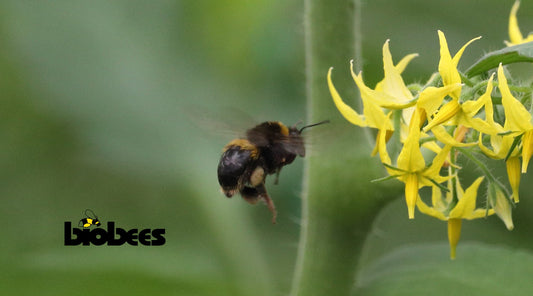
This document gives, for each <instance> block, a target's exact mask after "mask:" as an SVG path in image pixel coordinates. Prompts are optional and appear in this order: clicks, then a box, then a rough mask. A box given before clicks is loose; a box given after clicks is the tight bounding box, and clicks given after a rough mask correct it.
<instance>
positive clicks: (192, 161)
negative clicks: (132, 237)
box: [0, 0, 533, 295]
mask: <svg viewBox="0 0 533 296" xmlns="http://www.w3.org/2000/svg"><path fill="white" fill-rule="evenodd" d="M511 5H512V2H511V1H495V0H493V1H484V2H479V1H478V2H474V1H472V2H467V1H458V0H455V1H447V2H428V1H414V0H412V1H397V2H389V1H387V2H386V1H383V0H381V1H377V0H376V1H367V2H365V6H364V9H365V12H364V13H363V16H364V19H363V24H364V25H363V32H364V34H365V37H364V53H363V54H364V56H365V61H364V71H365V72H364V73H365V79H366V80H367V81H368V82H369V84H370V85H373V84H374V83H375V82H376V81H378V80H379V79H380V77H382V70H381V67H382V66H381V65H382V64H381V46H382V44H383V42H384V40H386V39H387V38H390V39H391V51H392V53H393V56H394V57H395V58H399V57H401V56H403V55H405V54H407V53H411V52H418V53H420V57H419V58H417V59H416V60H415V61H413V62H412V63H411V65H410V67H409V68H408V69H407V71H406V72H405V73H406V75H407V78H406V81H409V80H411V79H412V80H416V79H421V77H426V76H427V74H428V73H429V71H432V69H435V66H436V64H437V62H438V60H437V57H438V42H437V34H436V30H437V29H441V30H443V31H444V32H445V33H446V35H447V36H448V38H449V44H450V48H451V49H453V48H457V47H458V46H459V45H460V44H463V43H464V42H465V41H467V40H470V39H471V38H472V37H475V36H478V35H482V36H483V39H482V40H480V41H479V42H476V44H475V45H472V48H469V50H468V51H467V52H466V53H465V56H464V57H463V59H462V61H461V64H464V65H468V64H469V63H470V64H471V63H472V62H473V61H475V60H476V59H477V58H479V57H480V56H481V54H482V53H481V52H480V51H479V49H480V48H493V49H497V48H500V47H501V46H502V44H503V43H502V42H503V40H504V39H506V38H507V36H506V28H507V27H506V26H507V16H508V11H509V9H510V6H511ZM302 6H303V3H302V1H292V2H289V1H218V2H203V1H157V2H146V1H90V2H87V1H54V2H49V1H46V2H45V1H39V2H36V1H3V2H2V3H0V11H1V13H0V20H1V22H0V41H1V42H0V44H1V45H2V46H0V87H1V89H2V94H1V95H0V100H1V102H2V108H1V109H0V122H1V125H0V135H1V139H2V140H1V143H2V145H1V146H0V162H1V164H2V168H3V169H2V170H1V172H0V174H1V176H2V178H1V179H0V196H1V197H2V201H3V202H2V207H1V208H0V216H1V217H2V218H1V219H2V221H3V225H4V227H3V228H2V230H1V232H0V233H1V234H2V244H1V245H0V247H1V254H2V257H1V261H0V262H1V263H2V264H1V267H0V273H1V274H2V276H1V277H0V293H1V294H2V295H34V294H40V295H63V294H71V295H81V294H84V295H85V294H93V293H94V294H97V295H144V294H147V293H152V294H153V293H157V294H160V295H215V294H216V295H250V294H251V293H252V291H253V293H254V294H257V295H281V294H287V293H288V291H289V290H290V284H291V281H292V273H293V268H294V264H295V258H296V252H297V245H298V239H299V225H298V223H299V216H300V200H299V196H300V190H301V182H300V180H301V169H302V165H301V161H300V160H297V161H295V164H294V165H291V166H289V167H287V168H284V170H283V172H282V173H281V176H280V184H279V185H278V186H274V184H273V181H272V180H270V179H269V180H267V186H268V187H269V190H270V194H271V196H272V197H273V199H274V200H275V202H276V205H277V208H278V212H279V215H280V216H279V218H278V224H277V225H271V224H270V213H269V212H268V211H267V210H266V208H265V207H264V206H263V205H257V206H254V207H252V206H249V205H248V204H247V203H245V202H244V201H242V200H240V198H238V197H235V198H233V199H231V200H229V199H227V198H225V197H223V196H222V195H221V194H220V192H219V190H218V184H217V182H216V170H215V168H216V165H217V162H218V158H219V156H220V150H221V148H222V147H223V145H224V144H225V143H226V142H227V141H229V140H230V139H231V137H227V136H226V135H225V133H223V132H222V131H220V130H218V129H217V128H218V127H219V125H216V124H210V125H211V126H212V127H213V129H212V130H211V131H206V130H205V128H203V127H202V126H205V124H202V118H205V117H209V118H211V117H212V118H216V117H219V118H221V119H222V120H223V119H224V118H228V121H229V120H231V119H232V117H235V116H238V115H237V114H239V113H238V112H236V113H228V112H229V111H227V110H233V109H238V110H241V111H243V113H246V114H249V115H250V117H252V118H253V119H254V120H256V121H257V122H260V121H263V120H281V121H283V122H285V123H287V124H293V123H295V122H297V121H298V120H300V119H305V103H304V102H305V101H304V94H305V90H304V89H305V81H304V74H303V73H304V71H303V69H304V51H303V29H302V25H301V22H302V10H303V7H302ZM465 11H471V12H472V13H469V14H466V13H463V12H465ZM532 11H533V6H531V5H529V4H527V3H524V4H523V7H522V8H521V11H520V14H521V17H520V20H521V27H523V28H533V23H532V22H531V21H530V20H531V14H532V13H533V12H532ZM487 15H490V17H487ZM452 51H453V50H452ZM346 65H347V66H346V69H339V71H340V70H342V71H345V73H348V61H347V62H346ZM463 69H464V68H463ZM325 71H326V69H325ZM324 75H325V72H324ZM339 75H341V74H339ZM324 83H325V82H324ZM324 99H329V98H324ZM195 110H201V111H200V113H202V112H205V114H198V111H195ZM217 113H218V114H217ZM210 114H216V115H213V116H211V115H210ZM220 126H221V125H220ZM241 128H242V130H244V129H246V128H247V127H246V126H243V127H241ZM318 140H319V139H318ZM361 169H363V168H361ZM495 169H501V168H495ZM502 175H503V174H502ZM529 178H530V176H529V175H526V176H525V177H524V181H523V186H522V191H523V193H527V192H530V190H532V189H533V188H532V185H531V182H528V180H529ZM354 198H356V197H354ZM85 208H91V209H93V210H94V211H95V212H96V213H97V214H98V216H99V217H100V219H101V220H102V221H103V222H104V223H105V222H106V221H115V222H116V223H117V224H118V226H120V227H123V228H126V229H129V228H165V229H166V235H165V237H166V239H167V243H166V245H164V246H162V247H143V246H138V247H132V246H122V247H105V246H104V247H94V246H93V247H81V246H80V247H65V246H63V222H64V221H73V222H74V223H77V221H78V220H79V219H81V218H82V212H83V210H84V209H85ZM384 211H388V212H387V213H389V214H387V213H384V214H382V215H380V217H378V220H377V222H376V223H375V226H374V230H375V231H374V232H373V233H372V235H371V236H370V237H369V239H368V242H367V243H366V248H365V249H366V250H367V251H366V252H365V261H364V262H366V263H365V264H368V265H369V266H371V265H372V264H374V265H375V264H376V263H375V262H376V260H379V258H382V256H386V255H387V254H392V255H389V256H393V257H394V258H395V260H399V261H401V260H409V258H410V257H409V256H407V257H405V259H402V253H401V250H400V251H397V250H396V249H397V248H398V247H401V246H405V245H409V244H414V243H416V242H424V243H427V242H445V239H446V238H445V235H443V234H444V233H445V226H444V225H443V224H440V223H438V222H434V221H424V220H423V219H424V218H423V217H421V219H420V220H419V219H418V218H417V220H416V221H407V218H406V217H404V216H405V215H403V214H404V212H405V209H404V208H403V205H402V204H401V203H400V202H398V203H396V202H395V203H393V204H391V205H389V207H387V208H386V209H384ZM532 211H533V202H532V201H531V200H530V199H529V198H528V196H527V194H523V199H522V201H521V206H520V207H519V209H517V211H516V212H515V226H516V228H515V230H514V231H513V232H507V231H505V228H504V226H503V225H502V224H501V223H499V221H497V219H496V218H489V219H488V220H489V221H488V223H477V222H476V223H465V225H464V232H463V241H478V242H482V243H485V244H498V245H505V246H506V247H505V248H507V249H506V250H504V251H502V252H503V254H507V253H508V252H510V251H509V249H510V248H520V249H523V250H526V251H528V250H530V249H531V245H532V243H533V239H532V238H531V235H530V229H531V227H532V226H533V220H532V219H533V218H532V216H533V215H531V212H532ZM396 213H398V216H395V215H396ZM400 213H401V217H400ZM481 222H484V221H481ZM472 246H473V247H472ZM475 246H476V245H470V244H464V245H463V244H461V245H460V246H459V252H458V253H459V254H460V255H459V258H458V261H459V260H460V259H461V256H462V255H463V254H464V256H467V255H468V254H469V252H468V251H469V250H468V249H469V248H475ZM463 247H464V248H465V252H463V251H462V250H461V248H463ZM439 248H440V249H439V251H438V252H437V251H435V250H433V249H431V250H429V251H428V252H430V253H431V254H432V255H431V256H441V257H442V259H443V260H447V257H448V253H447V251H446V250H445V248H444V247H439ZM395 250H396V251H395ZM470 251H471V252H474V251H472V250H470ZM391 252H393V253H391ZM497 252H498V249H497V248H491V249H490V250H488V251H487V252H482V253H481V255H480V256H484V258H485V259H486V260H490V258H491V257H492V255H493V254H494V253H497ZM398 258H400V259H401V260H400V259H398ZM385 259H386V258H385ZM385 259H381V260H385ZM519 259H520V258H518V259H517V260H519ZM528 260H530V259H528ZM453 263H455V262H453ZM453 263H448V265H449V264H453ZM364 266H365V265H363V266H362V267H361V268H363V269H362V270H363V273H362V276H363V277H364V276H365V272H364V270H365V269H364ZM459 268H460V267H459ZM372 270H374V269H369V272H370V271H372ZM391 272H396V270H393V271H391ZM398 272H399V271H398ZM433 288H434V289H437V287H433ZM419 291H420V290H419ZM432 293H433V294H435V291H434V290H432ZM495 293H496V292H495ZM487 294H490V291H489V292H488V293H487ZM487 294H486V295H487ZM494 295H497V294H494Z"/></svg>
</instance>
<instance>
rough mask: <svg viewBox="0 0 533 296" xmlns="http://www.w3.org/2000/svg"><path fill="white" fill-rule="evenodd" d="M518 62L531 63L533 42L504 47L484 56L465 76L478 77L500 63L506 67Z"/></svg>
mask: <svg viewBox="0 0 533 296" xmlns="http://www.w3.org/2000/svg"><path fill="white" fill-rule="evenodd" d="M519 62H530V63H531V62H533V42H528V43H523V44H519V45H514V46H510V47H506V48H504V49H500V50H497V51H493V52H490V53H488V54H486V55H485V56H483V57H482V58H481V59H479V61H477V62H475V63H474V64H473V65H472V66H471V67H470V68H469V69H468V70H466V76H468V77H472V76H476V75H479V74H481V73H483V72H485V71H488V70H490V69H494V68H496V67H498V65H499V64H500V63H502V64H504V65H507V64H512V63H519Z"/></svg>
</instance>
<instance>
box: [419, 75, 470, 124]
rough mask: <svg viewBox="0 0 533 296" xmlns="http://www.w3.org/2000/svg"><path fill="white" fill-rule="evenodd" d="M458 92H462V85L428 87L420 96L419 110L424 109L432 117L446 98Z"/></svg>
mask: <svg viewBox="0 0 533 296" xmlns="http://www.w3.org/2000/svg"><path fill="white" fill-rule="evenodd" d="M456 90H459V91H460V90H461V84H460V83H455V84H450V85H446V86H443V87H433V86H430V87H426V88H425V89H424V90H423V91H422V92H421V93H420V95H419V96H418V101H417V102H416V105H417V106H418V107H419V108H422V109H424V110H425V111H426V114H427V115H428V116H431V115H433V113H435V111H437V109H438V108H439V107H440V105H441V104H442V100H443V99H444V97H446V96H447V95H449V94H451V93H452V92H454V91H456Z"/></svg>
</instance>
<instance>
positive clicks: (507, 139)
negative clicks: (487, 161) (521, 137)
mask: <svg viewBox="0 0 533 296" xmlns="http://www.w3.org/2000/svg"><path fill="white" fill-rule="evenodd" d="M482 137H483V134H481V133H480V134H479V141H478V144H479V148H480V149H481V152H483V154H485V155H487V156H488V157H490V158H493V159H504V158H505V157H507V154H508V153H509V150H510V149H511V146H512V144H513V141H514V137H513V136H510V135H507V136H499V135H492V136H490V144H491V146H492V149H493V150H490V149H488V148H487V147H485V146H484V145H483V141H482ZM517 150H518V149H515V152H513V153H512V155H513V156H514V155H516V154H517V153H516V151H517Z"/></svg>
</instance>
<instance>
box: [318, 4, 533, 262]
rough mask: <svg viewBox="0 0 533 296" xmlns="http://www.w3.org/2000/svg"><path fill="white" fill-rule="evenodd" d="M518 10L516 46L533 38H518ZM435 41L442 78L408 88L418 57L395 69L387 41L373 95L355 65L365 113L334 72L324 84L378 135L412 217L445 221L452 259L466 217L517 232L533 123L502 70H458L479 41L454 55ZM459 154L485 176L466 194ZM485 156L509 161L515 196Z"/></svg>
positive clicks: (513, 30)
mask: <svg viewBox="0 0 533 296" xmlns="http://www.w3.org/2000/svg"><path fill="white" fill-rule="evenodd" d="M518 5H519V2H516V3H515V5H514V6H513V8H512V11H511V17H510V22H509V33H510V40H511V42H508V44H511V45H514V44H517V43H523V42H528V41H531V40H533V36H532V35H530V36H528V37H527V38H526V39H524V38H523V37H522V35H521V34H520V30H519V29H518V25H517V21H516V12H517V9H518ZM438 37H439V43H440V61H439V65H438V73H435V74H434V75H433V76H431V78H430V79H429V81H428V83H427V84H426V85H423V86H421V85H410V86H408V85H406V84H405V83H404V81H403V78H402V72H403V71H404V70H405V68H406V66H407V65H408V64H409V62H410V61H411V60H412V59H413V58H415V57H416V56H417V54H410V55H407V56H405V57H404V58H403V59H401V60H400V61H399V62H398V63H397V64H394V63H393V60H392V55H391V53H390V50H389V40H387V41H386V42H385V44H384V45H383V69H384V78H383V80H381V81H380V82H379V83H377V85H376V86H375V87H374V88H373V89H372V88H371V87H369V86H367V85H366V84H365V82H364V81H363V76H362V73H361V72H359V73H358V74H356V73H354V71H353V61H352V62H351V74H352V77H353V79H354V81H355V84H356V85H357V87H358V88H359V90H360V93H361V100H362V106H363V110H362V114H360V113H358V112H357V111H356V110H354V109H353V108H351V107H350V106H349V105H347V104H346V103H345V102H344V101H343V100H342V98H341V96H340V95H339V93H338V92H337V90H336V89H335V86H334V84H333V82H332V78H331V76H332V68H331V69H329V72H328V74H327V82H328V87H329V90H330V93H331V96H332V98H333V101H334V103H335V105H336V107H337V108H338V110H339V111H340V113H341V114H342V115H343V117H344V118H346V120H348V121H349V122H350V123H352V124H354V125H357V126H360V127H370V128H373V129H375V130H376V143H375V148H374V151H373V155H375V154H377V155H379V158H380V160H381V162H382V163H383V165H384V166H385V168H386V170H387V173H388V175H389V177H387V178H384V179H392V178H395V179H398V180H400V181H401V182H403V183H404V184H405V201H406V204H407V210H408V217H409V219H414V217H415V208H418V210H419V211H420V212H421V213H423V214H426V215H429V216H433V217H435V218H438V219H440V220H443V221H447V223H448V240H449V243H450V249H451V258H452V259H453V258H455V249H456V246H457V243H458V241H459V237H460V233H461V224H462V220H463V219H467V220H471V219H477V218H484V217H487V216H490V215H493V214H497V215H498V216H499V217H500V219H501V220H502V221H503V222H504V223H505V225H506V227H507V228H508V229H509V230H511V229H513V227H514V226H513V222H512V215H511V210H512V208H513V206H514V204H515V203H518V201H519V192H518V190H519V184H520V175H521V173H525V172H527V168H528V164H529V161H530V159H531V156H532V154H533V123H532V122H531V119H532V117H531V114H530V113H529V111H528V109H527V108H526V107H525V106H524V104H523V103H522V102H521V100H519V99H517V98H516V97H515V96H514V95H513V93H512V92H511V89H512V88H513V86H512V85H511V86H510V85H509V83H508V80H507V77H506V75H507V76H509V75H508V74H507V73H506V72H505V69H504V67H503V66H502V64H500V65H499V67H498V69H497V71H496V73H492V75H491V76H490V77H489V78H488V79H483V78H482V77H475V78H471V77H465V76H464V75H462V74H461V73H460V72H459V71H458V69H457V66H458V63H459V60H460V59H461V56H462V54H463V52H464V50H465V49H466V47H467V46H468V45H470V44H471V43H472V42H473V41H475V40H477V39H479V38H480V37H477V38H474V39H472V40H470V41H469V42H467V43H466V44H465V45H464V46H463V47H462V48H461V49H460V50H459V51H458V52H457V53H456V54H455V55H453V57H452V55H451V54H450V51H449V49H448V44H447V41H446V38H445V35H444V33H443V32H441V31H438ZM530 39H531V40H530ZM495 75H496V77H495ZM495 78H496V79H495ZM493 93H494V95H493ZM500 97H501V101H500V100H499V98H500ZM519 98H520V97H519ZM495 105H496V106H495ZM459 155H461V157H465V158H467V159H469V161H470V162H472V163H474V164H476V165H477V166H478V167H479V169H480V171H481V172H483V175H484V176H481V177H479V178H477V179H476V180H475V181H474V182H473V183H472V184H471V185H470V186H469V187H468V188H466V190H464V189H463V187H462V185H461V184H462V183H461V181H460V177H461V174H460V170H461V167H460V165H459V164H458V158H459ZM483 155H485V156H486V157H488V158H492V159H497V160H505V163H506V165H507V175H508V180H509V185H510V187H511V189H512V194H510V193H508V191H507V189H506V186H505V185H503V184H502V183H501V182H500V181H499V180H498V178H496V177H495V176H493V175H492V172H491V170H489V169H488V168H487V166H486V165H485V162H484V159H483V158H486V157H484V156H483ZM520 159H521V160H520ZM483 182H485V184H486V188H487V190H486V192H487V195H486V196H487V202H486V205H485V207H483V208H476V199H477V196H478V192H479V187H480V185H481V184H482V183H483ZM423 187H429V188H430V189H431V190H430V191H431V193H432V194H431V204H430V205H429V203H426V202H424V201H423V200H422V198H421V197H420V189H421V188H423Z"/></svg>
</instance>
